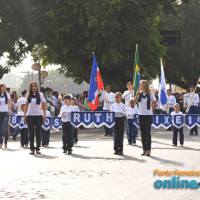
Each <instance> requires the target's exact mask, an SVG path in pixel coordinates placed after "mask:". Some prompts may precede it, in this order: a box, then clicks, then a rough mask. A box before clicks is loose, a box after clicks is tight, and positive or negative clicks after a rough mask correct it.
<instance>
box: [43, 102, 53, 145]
mask: <svg viewBox="0 0 200 200" xmlns="http://www.w3.org/2000/svg"><path fill="white" fill-rule="evenodd" d="M43 115H44V114H43ZM47 117H51V113H50V111H49V110H48V104H47V103H46V118H47ZM41 137H42V146H43V147H48V146H49V138H50V127H49V129H47V130H45V129H44V128H43V127H42V128H41Z"/></svg>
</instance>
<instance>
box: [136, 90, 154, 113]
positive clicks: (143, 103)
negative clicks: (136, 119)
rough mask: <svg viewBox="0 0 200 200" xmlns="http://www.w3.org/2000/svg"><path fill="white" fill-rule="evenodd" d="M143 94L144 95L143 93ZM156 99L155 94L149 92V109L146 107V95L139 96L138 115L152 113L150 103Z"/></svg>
mask: <svg viewBox="0 0 200 200" xmlns="http://www.w3.org/2000/svg"><path fill="white" fill-rule="evenodd" d="M143 95H146V94H145V93H143ZM154 101H156V97H155V95H154V94H153V93H152V92H151V94H150V110H148V109H147V97H146V98H141V102H139V112H138V114H139V115H153V111H152V103H153V102H154Z"/></svg>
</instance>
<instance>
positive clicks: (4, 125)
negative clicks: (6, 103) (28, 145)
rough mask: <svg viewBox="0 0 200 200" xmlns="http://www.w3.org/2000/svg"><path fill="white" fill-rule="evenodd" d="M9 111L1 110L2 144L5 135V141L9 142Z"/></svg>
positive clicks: (0, 131)
mask: <svg viewBox="0 0 200 200" xmlns="http://www.w3.org/2000/svg"><path fill="white" fill-rule="evenodd" d="M8 120H9V114H8V112H0V144H2V143H3V136H4V137H5V140H4V143H5V144H7V142H8Z"/></svg>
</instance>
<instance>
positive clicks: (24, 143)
mask: <svg viewBox="0 0 200 200" xmlns="http://www.w3.org/2000/svg"><path fill="white" fill-rule="evenodd" d="M17 116H22V117H24V112H23V111H20V112H18V114H17ZM19 132H20V136H21V137H20V143H21V147H24V146H28V142H29V139H28V125H27V124H24V127H23V128H19Z"/></svg>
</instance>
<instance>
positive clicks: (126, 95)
mask: <svg viewBox="0 0 200 200" xmlns="http://www.w3.org/2000/svg"><path fill="white" fill-rule="evenodd" d="M133 97H134V94H133V91H129V90H127V91H125V92H124V93H123V95H122V98H123V99H124V100H125V106H126V108H129V107H130V99H131V98H133Z"/></svg>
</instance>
